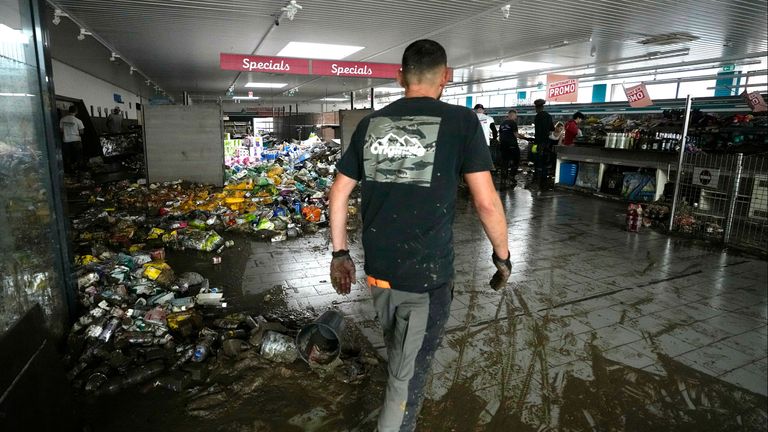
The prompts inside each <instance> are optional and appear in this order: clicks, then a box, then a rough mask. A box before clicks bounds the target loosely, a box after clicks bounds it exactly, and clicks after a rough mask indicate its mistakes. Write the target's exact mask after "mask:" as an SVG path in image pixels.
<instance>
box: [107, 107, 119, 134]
mask: <svg viewBox="0 0 768 432" xmlns="http://www.w3.org/2000/svg"><path fill="white" fill-rule="evenodd" d="M122 131H123V113H121V112H120V107H115V108H114V109H112V113H111V114H109V115H108V116H107V132H109V133H113V134H114V133H120V132H122Z"/></svg>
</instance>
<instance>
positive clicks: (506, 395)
mask: <svg viewBox="0 0 768 432" xmlns="http://www.w3.org/2000/svg"><path fill="white" fill-rule="evenodd" d="M502 198H503V201H504V203H505V206H506V208H507V212H508V220H509V221H510V233H511V242H512V247H513V250H512V256H513V258H512V260H513V263H514V270H513V271H514V274H513V276H512V279H511V282H512V283H511V284H510V286H509V288H508V289H506V290H504V291H502V292H494V291H492V290H490V289H489V288H488V286H487V284H488V280H489V279H490V276H491V274H492V272H493V268H492V264H491V263H490V259H489V257H490V252H491V250H490V245H489V243H488V241H487V240H486V239H485V237H484V235H483V234H482V228H481V226H480V224H479V223H478V221H477V219H476V217H475V216H474V215H473V210H472V209H471V206H470V204H469V201H468V199H467V197H466V195H465V194H464V193H460V200H459V212H458V215H457V220H456V229H455V243H456V256H457V259H456V285H455V299H454V303H453V306H452V312H451V317H452V318H451V320H450V321H449V323H448V328H447V334H446V337H445V340H444V342H443V347H442V348H441V349H440V350H439V351H438V354H437V357H436V363H435V365H434V370H433V374H432V379H431V381H430V383H429V393H428V394H429V399H428V400H427V401H426V403H425V406H424V409H423V412H422V418H421V422H420V424H421V429H420V430H424V431H510V430H515V431H541V430H563V431H569V430H573V431H591V430H601V431H614V430H615V431H620V430H626V431H634V430H690V431H719V430H728V431H731V430H745V431H752V430H765V429H766V427H768V414H766V405H767V403H768V399H766V395H767V394H768V388H767V387H768V384H766V383H767V377H768V370H767V369H768V363H767V361H768V360H767V359H766V341H767V340H768V329H767V327H766V323H767V317H766V315H767V314H768V303H767V300H768V296H767V293H766V284H767V283H768V267H767V266H766V262H765V261H762V260H758V259H755V258H751V257H748V256H741V255H737V254H729V253H724V252H721V251H719V250H714V249H710V248H709V247H707V246H706V245H702V244H695V243H691V242H690V241H687V240H681V239H676V238H670V237H667V236H665V235H662V234H659V233H657V232H653V231H643V232H641V233H639V234H632V233H627V232H625V231H623V229H622V228H623V222H624V216H623V208H622V207H621V206H620V205H618V204H614V203H609V202H605V201H600V200H596V199H593V198H588V197H581V196H577V195H572V194H568V193H560V192H549V193H542V194H537V193H536V192H531V191H528V190H525V189H522V188H517V189H515V190H506V191H502ZM223 236H224V237H225V239H228V240H234V241H235V245H234V246H232V247H230V248H227V249H226V250H224V251H223V252H222V253H221V254H220V256H221V259H222V263H221V264H213V263H212V262H211V256H210V254H206V253H203V252H197V251H189V250H187V251H169V252H168V254H167V263H168V264H169V265H170V266H171V267H172V268H173V269H174V271H175V272H176V274H180V273H183V272H185V271H195V272H198V273H200V274H202V275H204V276H205V277H206V278H208V279H209V281H210V286H212V287H213V286H215V287H221V288H222V289H223V290H224V292H225V293H226V298H227V301H228V310H229V311H230V312H247V313H248V314H250V315H253V316H259V315H261V316H264V317H265V318H267V320H268V321H270V322H272V323H275V325H280V324H282V325H285V328H284V329H280V330H282V331H283V332H284V333H286V334H289V335H293V334H295V332H296V331H297V329H298V328H299V327H300V326H301V324H303V323H306V322H308V321H309V320H311V319H313V318H315V317H316V316H317V315H319V314H320V313H322V312H323V311H325V310H327V309H329V308H330V309H336V310H339V311H341V312H343V313H344V314H345V315H346V317H347V320H348V322H349V325H348V326H347V327H348V329H350V332H349V333H348V334H349V336H348V337H346V338H345V343H344V347H343V350H342V356H341V357H342V359H343V360H344V361H343V364H342V365H340V366H339V367H337V368H335V369H333V370H330V371H324V370H319V371H317V370H315V371H313V370H310V368H309V367H308V366H307V365H306V363H304V362H301V361H300V360H299V361H297V362H294V363H292V364H276V363H272V362H269V361H267V360H264V359H263V358H261V356H260V355H259V353H258V351H257V350H246V351H244V352H243V353H242V354H240V355H239V357H237V358H235V359H232V358H228V357H225V356H222V355H219V356H217V357H215V358H213V359H211V360H210V361H209V362H207V363H204V365H206V367H205V368H203V369H210V372H209V373H208V376H207V378H206V377H205V376H203V375H205V373H204V372H200V371H194V367H192V368H191V372H192V375H200V376H195V377H194V378H198V379H199V380H198V381H196V382H194V383H190V384H189V387H188V389H187V390H184V391H181V392H175V391H173V390H169V389H167V388H164V387H173V386H174V382H173V380H172V379H169V378H165V379H162V380H161V379H155V380H153V381H150V382H148V383H145V384H142V385H138V386H134V387H131V388H129V389H127V390H124V391H121V392H119V393H118V394H116V395H107V396H102V397H100V398H94V397H92V396H85V395H83V396H80V399H81V401H82V405H81V406H82V407H83V415H84V417H86V418H87V419H88V421H89V423H90V424H91V428H92V430H93V431H102V430H104V431H120V430H126V431H127V430H131V431H134V430H143V431H154V430H158V431H176V430H178V431H182V430H184V431H189V430H206V431H207V430H211V431H254V432H256V431H344V430H349V431H352V430H359V431H367V430H372V429H373V425H374V423H375V422H374V421H373V420H374V419H375V415H376V409H377V408H378V404H379V401H380V399H381V395H382V391H383V380H384V379H385V373H384V363H383V361H381V360H380V359H381V357H383V356H385V353H384V349H383V341H382V338H381V334H380V330H379V328H378V325H377V323H376V321H375V317H374V315H373V308H372V307H371V304H370V300H369V298H368V294H367V291H366V289H365V287H364V286H363V285H362V284H359V283H358V284H357V285H356V286H355V288H354V289H353V292H352V294H351V295H349V296H346V297H340V296H338V295H336V294H335V292H334V291H333V289H332V288H331V286H330V281H329V278H328V274H327V272H328V264H329V258H330V257H329V253H328V252H327V250H328V238H327V230H321V231H320V232H319V233H318V234H315V235H311V236H307V237H303V238H298V239H295V240H290V241H283V242H277V243H273V242H264V241H262V240H258V239H256V238H253V237H252V236H248V237H246V236H243V235H239V234H226V233H225V234H223ZM352 253H353V255H354V257H355V259H356V261H358V270H359V272H360V273H359V276H360V278H361V279H362V277H363V273H362V250H361V249H360V245H359V243H358V242H354V243H353V245H352ZM278 323H279V324H278ZM193 366H194V365H193ZM187 372H190V370H188V371H187Z"/></svg>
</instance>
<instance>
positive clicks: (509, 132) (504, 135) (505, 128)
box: [499, 119, 517, 146]
mask: <svg viewBox="0 0 768 432" xmlns="http://www.w3.org/2000/svg"><path fill="white" fill-rule="evenodd" d="M499 142H501V143H502V145H504V144H507V145H508V146H517V122H516V121H513V120H510V119H506V120H504V121H503V122H501V126H499Z"/></svg>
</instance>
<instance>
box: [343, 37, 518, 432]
mask: <svg viewBox="0 0 768 432" xmlns="http://www.w3.org/2000/svg"><path fill="white" fill-rule="evenodd" d="M449 78H450V75H449V71H448V69H447V58H446V54H445V49H444V48H443V47H442V46H440V44H438V43H437V42H434V41H431V40H419V41H416V42H413V43H412V44H411V45H409V46H408V47H407V48H406V49H405V53H404V54H403V62H402V69H401V70H400V71H399V72H398V82H399V83H400V84H401V85H402V86H403V87H404V88H405V98H403V99H400V100H397V101H395V102H393V103H391V104H389V105H388V106H386V107H384V108H382V109H380V110H378V111H376V112H374V113H372V114H369V115H368V116H367V117H365V118H364V119H363V120H361V121H360V123H359V124H358V126H357V128H356V129H355V132H354V133H353V134H352V139H351V142H350V144H349V148H348V149H347V150H346V151H345V153H344V154H343V156H342V157H341V160H340V161H339V162H338V164H337V166H336V167H337V169H338V175H337V176H336V179H335V180H334V182H333V186H332V188H331V191H330V193H329V210H330V225H331V242H332V243H333V254H332V256H333V259H332V260H331V268H330V273H331V284H332V285H333V287H334V288H335V289H336V292H338V293H339V294H342V295H346V294H349V293H350V290H351V287H352V285H353V283H354V281H355V280H357V279H358V275H357V274H356V270H355V263H354V261H352V258H351V257H350V254H349V250H348V249H347V248H348V242H347V212H348V205H349V197H350V194H351V193H352V191H353V190H354V189H355V187H356V185H357V184H358V182H359V183H360V191H361V195H362V203H361V206H360V208H361V210H360V211H361V214H362V217H363V232H362V245H363V250H364V252H365V273H366V275H367V279H366V280H367V285H368V289H370V292H371V297H372V298H373V306H374V309H375V310H376V314H377V316H378V319H379V322H380V323H381V326H382V330H383V333H384V341H385V344H386V347H387V363H388V367H387V369H388V373H389V377H388V379H387V387H386V392H385V396H384V404H383V406H382V408H381V412H380V413H379V418H378V428H377V430H378V431H379V432H412V431H413V430H414V429H415V428H416V423H417V421H418V418H419V411H420V410H421V404H422V401H423V400H424V393H425V387H426V384H427V379H428V378H429V372H430V368H431V364H432V360H433V359H434V357H435V352H436V351H437V348H438V347H439V346H440V342H441V340H442V335H443V329H444V328H445V324H446V322H447V321H448V318H449V316H450V311H451V300H452V297H453V275H454V268H453V258H454V250H453V235H452V233H453V221H454V216H455V213H456V199H457V193H456V192H457V188H458V185H459V179H460V178H464V180H465V181H466V183H467V186H468V187H469V190H470V193H471V194H472V200H473V202H474V204H475V208H476V209H477V214H478V216H479V219H480V222H481V223H482V225H483V228H484V229H485V232H486V234H487V236H488V238H489V239H490V241H491V245H492V247H493V255H492V262H493V265H494V266H495V267H496V268H497V272H496V274H495V275H494V276H493V278H492V279H491V283H490V284H491V287H492V288H494V289H497V290H498V289H501V288H503V287H504V286H505V285H506V283H507V280H508V279H509V276H510V273H511V268H512V264H511V262H510V261H509V256H510V252H509V246H508V244H507V242H508V237H507V223H506V217H505V216H504V208H503V206H502V204H501V199H500V198H499V195H498V193H497V192H496V188H495V187H494V185H493V179H492V177H491V173H490V170H491V156H490V153H489V151H488V144H487V141H486V137H485V136H484V135H485V134H484V132H483V128H482V126H481V124H480V121H479V120H478V118H477V115H476V114H475V113H473V112H472V111H470V110H468V109H466V108H464V107H459V106H456V105H450V104H447V103H445V102H441V101H440V100H439V99H440V96H441V95H442V92H443V89H444V88H445V85H446V84H447V83H448V81H449ZM504 257H506V258H504Z"/></svg>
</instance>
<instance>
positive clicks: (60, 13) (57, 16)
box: [53, 9, 69, 25]
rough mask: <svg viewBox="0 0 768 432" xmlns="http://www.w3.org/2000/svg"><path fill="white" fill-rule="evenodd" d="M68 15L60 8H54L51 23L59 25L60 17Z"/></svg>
mask: <svg viewBox="0 0 768 432" xmlns="http://www.w3.org/2000/svg"><path fill="white" fill-rule="evenodd" d="M68 16H69V15H67V14H65V13H64V12H63V11H62V10H61V9H56V10H55V11H53V25H59V24H60V23H61V18H62V17H68Z"/></svg>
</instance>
